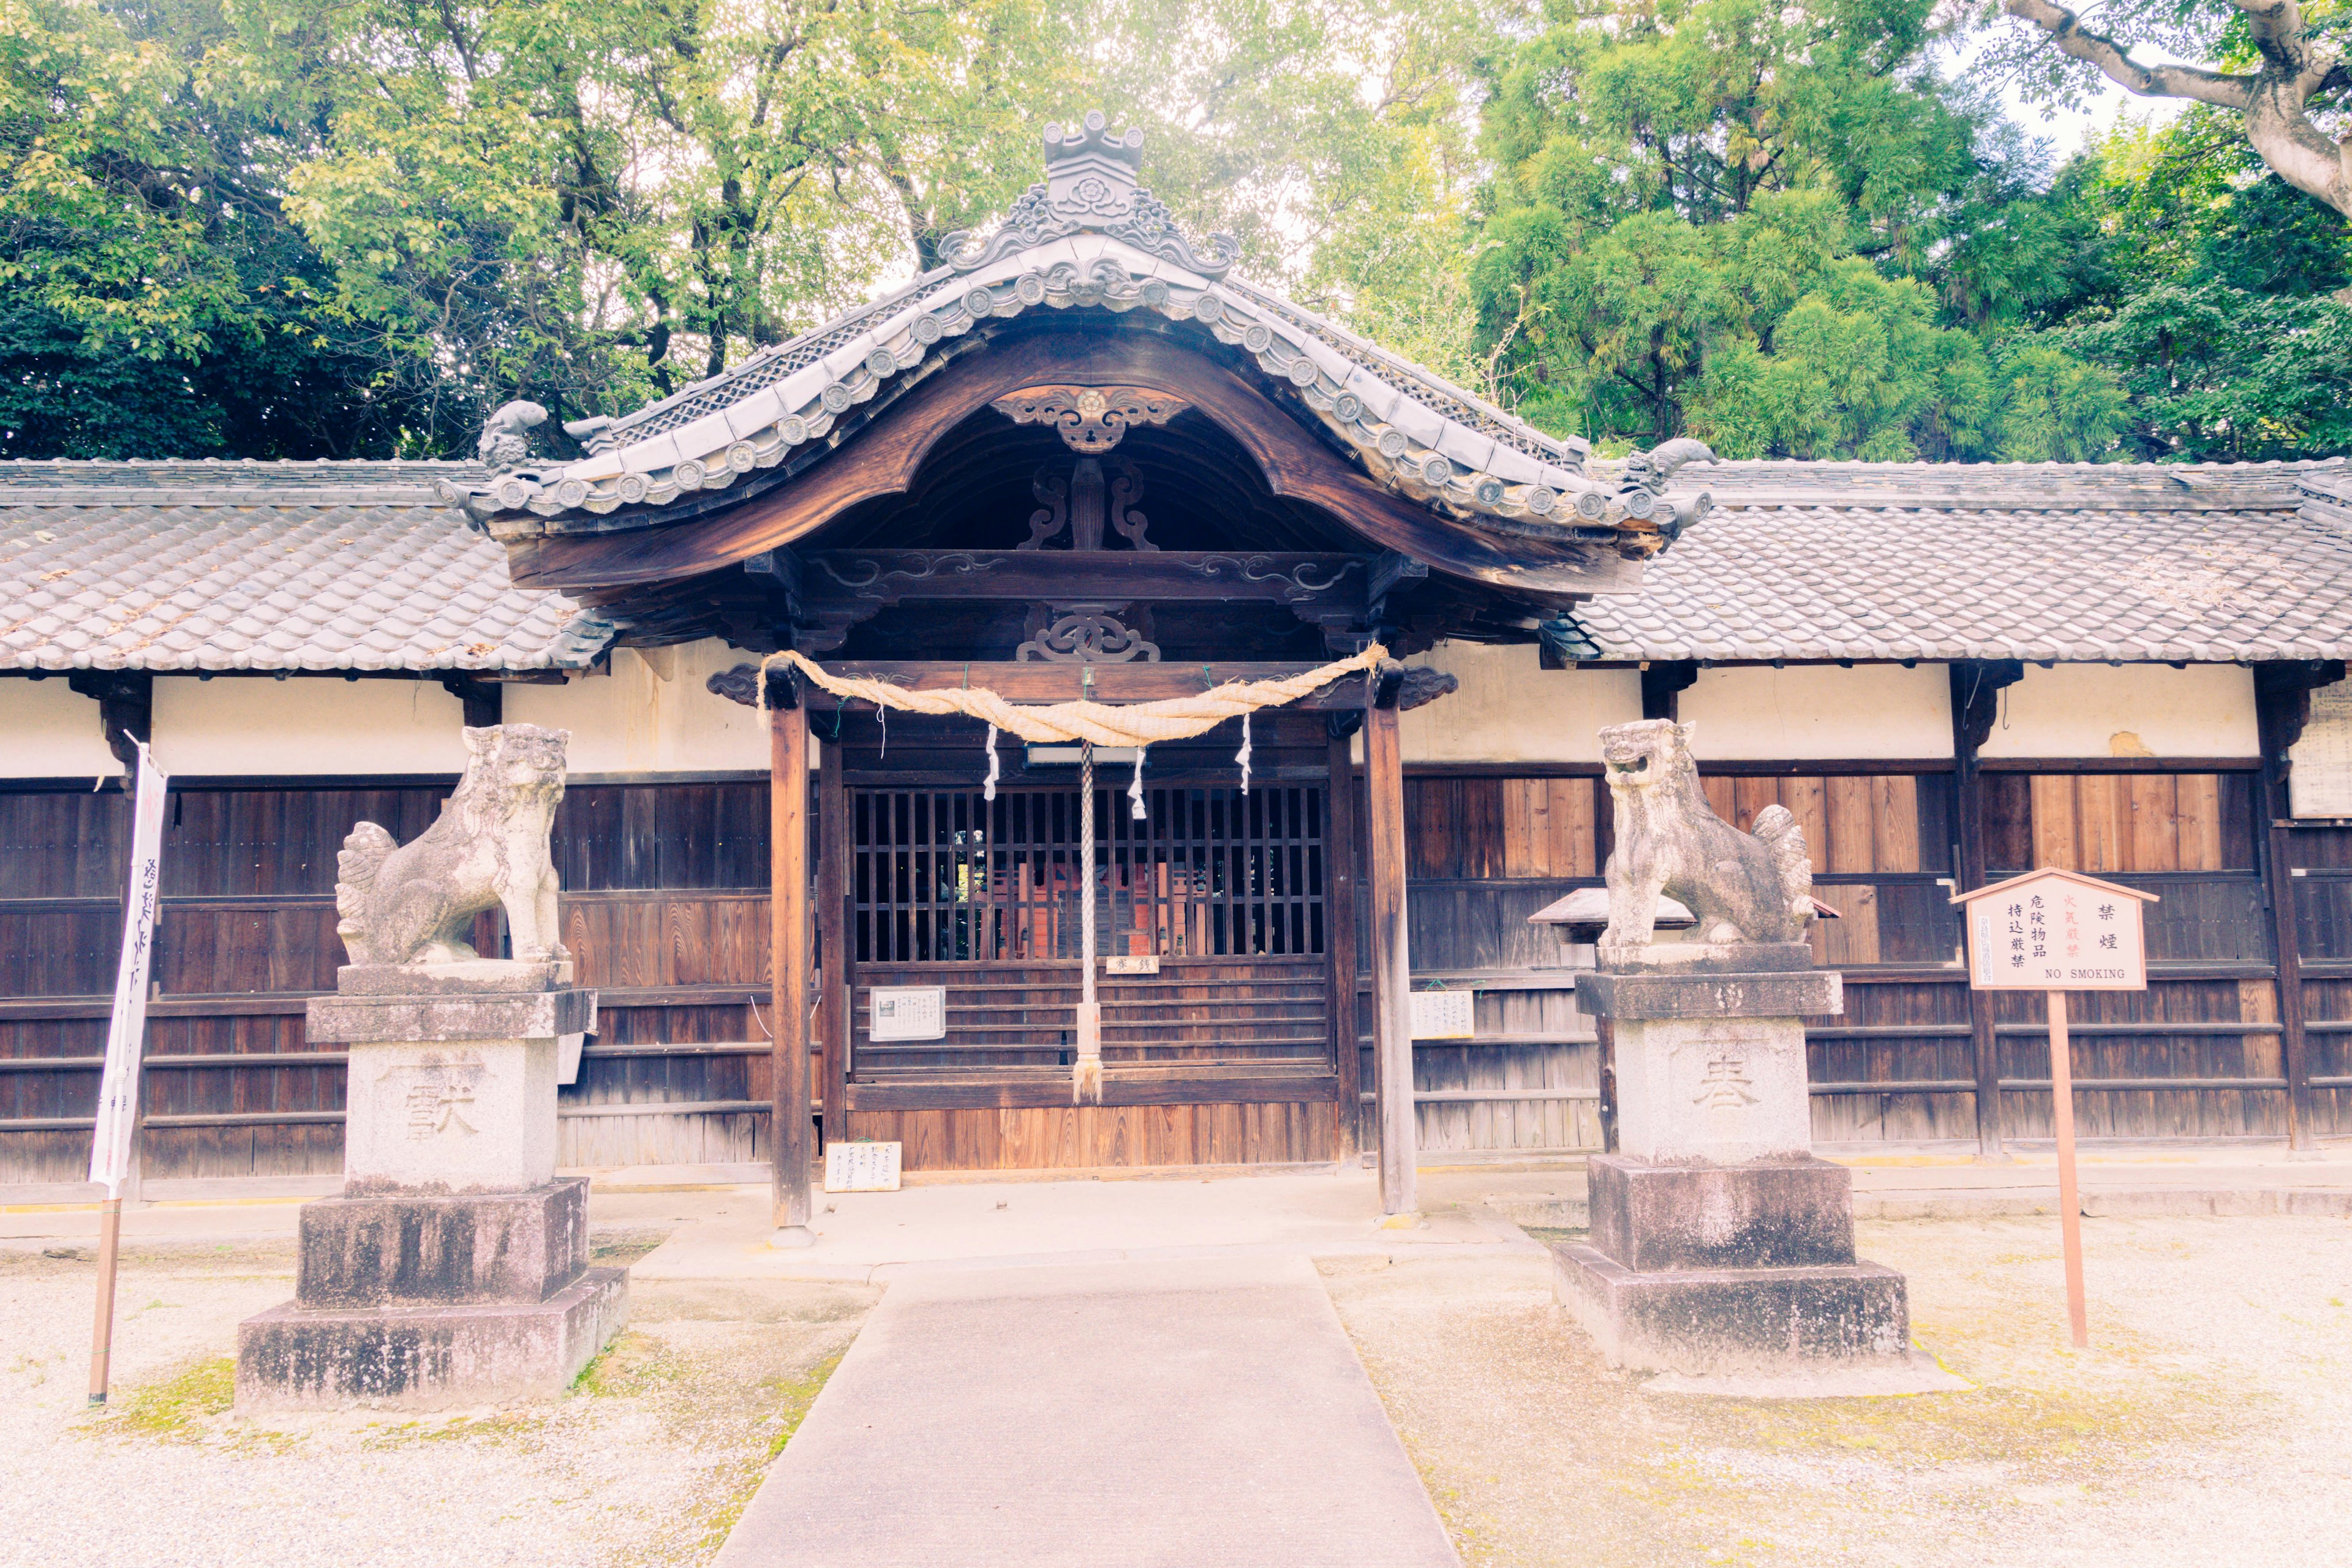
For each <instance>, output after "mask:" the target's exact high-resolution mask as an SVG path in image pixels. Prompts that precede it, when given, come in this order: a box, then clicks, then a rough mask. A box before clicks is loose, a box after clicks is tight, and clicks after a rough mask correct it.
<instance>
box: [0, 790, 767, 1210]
mask: <svg viewBox="0 0 2352 1568" xmlns="http://www.w3.org/2000/svg"><path fill="white" fill-rule="evenodd" d="M451 782H452V781H446V780H442V781H436V780H418V781H402V782H400V783H398V784H374V783H366V784H351V783H347V782H342V781H332V780H322V781H288V782H283V783H278V784H258V785H252V786H244V785H240V786H238V787H234V788H215V787H205V786H197V787H192V788H177V789H174V791H173V796H172V801H171V805H170V809H169V812H168V814H167V816H166V826H165V836H164V846H163V875H164V880H163V898H164V901H163V920H162V922H161V924H160V926H159V929H158V932H157V942H156V963H155V971H154V980H155V987H156V998H155V1001H154V1002H153V1004H152V1008H151V1020H152V1021H151V1024H150V1026H149V1032H148V1046H147V1049H148V1058H149V1061H150V1063H151V1065H152V1070H150V1071H149V1072H148V1073H147V1074H146V1075H145V1083H146V1090H145V1100H144V1105H145V1110H146V1116H147V1121H146V1131H145V1133H144V1136H143V1139H142V1163H143V1170H144V1173H146V1174H147V1175H149V1176H154V1177H173V1176H250V1175H291V1174H321V1173H332V1172H334V1171H336V1170H339V1169H341V1162H342V1128H341V1116H342V1087H343V1064H342V1057H341V1054H340V1053H337V1052H333V1051H315V1050H313V1049H311V1048H310V1046H309V1045H308V1044H307V1042H306V1041H305V1040H304V1038H303V1034H302V1012H303V1004H304V1001H305V999H306V998H308V997H309V996H310V995H313V994H318V993H320V992H322V991H326V990H330V989H331V988H332V986H333V984H334V972H335V969H336V967H337V965H339V964H340V963H341V962H342V959H343V952H342V944H341V941H340V939H338V938H337V937H336V936H335V933H334V928H335V911H334V877H335V854H336V851H337V850H338V849H339V848H340V847H341V842H342V838H343V837H344V835H345V834H346V833H348V832H349V831H350V829H351V827H352V825H353V824H354V823H356V822H359V821H362V820H367V821H373V822H377V823H381V824H383V826H385V827H387V828H388V829H390V830H391V831H392V833H393V834H394V837H397V838H399V839H401V840H403V841H406V840H407V839H409V838H412V837H415V835H417V834H418V833H421V832H423V831H424V829H425V827H426V826H429V825H430V824H431V822H432V821H433V819H434V817H435V816H436V815H437V813H438V810H439V806H440V802H441V800H442V799H443V798H444V797H445V796H446V794H447V791H448V788H449V785H450V783H451ZM766 800H767V785H766V783H765V781H764V780H746V781H740V782H738V781H730V782H711V783H692V784H675V783H671V784H589V785H580V786H575V787H574V788H573V789H572V791H571V792H570V794H569V795H567V796H566V798H565V801H564V805H563V809H562V813H561V814H560V816H559V817H558V820H557V824H556V834H555V854H556V858H557V862H558V865H559V867H560V868H561V870H562V877H563V883H564V887H565V889H566V892H565V895H564V899H563V910H562V919H563V928H564V931H565V940H566V942H567V943H568V944H569V945H570V946H571V947H572V949H573V951H574V952H575V953H576V954H577V956H578V958H579V962H580V965H581V978H582V980H583V983H584V984H591V985H594V986H597V987H598V988H599V989H600V990H601V991H602V993H603V1011H602V1017H601V1021H600V1032H599V1033H598V1034H597V1036H596V1037H594V1038H593V1040H591V1041H590V1043H589V1045H588V1047H587V1051H586V1053H585V1058H584V1059H583V1063H582V1068H581V1075H580V1081H579V1083H578V1084H576V1085H573V1086H571V1087H567V1088H566V1089H563V1090H562V1118H563V1120H562V1136H561V1140H560V1143H559V1152H558V1157H559V1159H561V1160H562V1163H565V1164H568V1165H570V1164H579V1165H605V1164H620V1163H704V1162H735V1161H747V1160H754V1159H759V1158H763V1157H764V1150H765V1144H766V1134H765V1123H766V1110H765V1103H766V1100H767V1097H768V1085H767V1077H768V1061H767V1050H768V1047H767V1041H766V1028H765V1026H764V1023H763V1022H762V1021H761V1019H760V1017H759V1016H758V1009H757V1008H755V1006H754V1005H753V1003H754V998H755V997H756V996H757V995H758V994H760V991H761V987H762V986H763V984H764V983H765V974H766V954H767V943H766V940H765V923H766V919H767V890H766V877H767V870H766V867H767V826H766ZM128 817H129V813H128V810H127V807H126V802H125V800H124V797H123V796H122V795H121V792H120V791H119V790H116V789H113V788H111V787H110V788H109V789H108V790H106V791H104V792H101V793H100V794H96V795H93V794H91V793H89V789H88V788H87V786H77V787H71V788H58V787H52V788H41V787H16V788H10V789H5V790H0V1183H26V1182H56V1181H77V1180H79V1178H80V1176H81V1174H82V1173H83V1172H84V1171H85V1170H86V1168H87V1164H88V1160H89V1118H90V1116H91V1113H92V1110H93V1109H94V1107H95V1104H96V1099H97V1092H98V1076H99V1075H98V1073H97V1071H96V1067H97V1065H98V1058H100V1055H101V1054H102V1053H103V1051H104V1049H105V1041H106V1027H107V1012H108V999H109V997H110V994H111V992H112V989H113V984H114V966H115V960H116V952H117V948H118V945H119V943H120V942H121V876H122V868H123V866H124V864H125V858H124V857H125V853H126V844H125V835H126V833H127V831H128ZM499 936H500V929H499V921H498V920H497V919H496V918H495V917H484V919H483V920H482V921H478V924H477V932H476V938H475V940H476V942H477V945H478V946H480V947H481V948H482V949H483V951H485V952H491V951H496V947H495V944H496V943H497V942H498V941H499Z"/></svg>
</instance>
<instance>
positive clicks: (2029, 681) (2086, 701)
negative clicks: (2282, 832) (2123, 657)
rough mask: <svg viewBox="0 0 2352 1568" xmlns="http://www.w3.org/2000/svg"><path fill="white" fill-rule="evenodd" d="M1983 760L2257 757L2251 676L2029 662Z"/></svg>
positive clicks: (2200, 669) (2231, 670)
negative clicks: (2049, 664) (2019, 758)
mask: <svg viewBox="0 0 2352 1568" xmlns="http://www.w3.org/2000/svg"><path fill="white" fill-rule="evenodd" d="M2000 695H2001V703H2000V716H1999V717H1998V718H1996V719H1995V720H1994V721H1993V726H1992V733H1991V735H1990V737H1988V738H1987V740H1986V742H1985V746H1984V755H1986V756H1988V757H2133V756H2157V757H2253V756H2260V755H2261V754H2262V742H2261V741H2260V739H2259V738H2258V737H2257V735H2256V733H2255V729H2254V673H2253V671H2252V670H2251V669H2247V668H2243V667H2242V666H2239V665H2231V664H2192V665H2190V666H2189V668H2186V669H2175V668H2172V667H2171V666H2170V665H2166V664H2126V665H2106V664H2062V665H2058V666H2056V667H2055V668H2050V669H2043V668H2040V667H2039V666H2037V665H2031V664H2029V665H2027V666H2026V667H2025V679H2023V680H2021V681H2019V682H2018V683H2017V684H2016V685H2014V686H2011V687H2010V688H2008V689H2005V690H2004V691H2002V692H2001V694H2000Z"/></svg>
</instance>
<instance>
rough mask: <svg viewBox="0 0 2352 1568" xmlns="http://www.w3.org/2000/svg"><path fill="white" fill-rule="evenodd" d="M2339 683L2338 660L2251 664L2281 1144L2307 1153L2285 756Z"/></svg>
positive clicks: (2308, 1118)
mask: <svg viewBox="0 0 2352 1568" xmlns="http://www.w3.org/2000/svg"><path fill="white" fill-rule="evenodd" d="M2341 679H2344V666H2343V665H2342V664H2341V663H2337V662H2333V661H2330V662H2324V663H2291V664H2258V665H2256V666H2255V667H2254V721H2255V725H2256V729H2257V731H2258V732H2259V734H2260V737H2261V744H2262V748H2263V783H2262V793H2261V795H2260V796H2259V798H2260V800H2261V802H2262V812H2263V832H2262V833H2260V834H2258V835H2256V838H2257V840H2258V842H2259V843H2260V844H2261V846H2262V862H2263V867H2262V869H2263V891H2264V892H2265V893H2266V894H2268V896H2269V900H2270V906H2271V942H2272V951H2273V952H2274V953H2275V954H2276V958H2277V963H2278V1014H2279V1055H2280V1057H2281V1058H2282V1064H2283V1066H2284V1070H2285V1073H2286V1134H2287V1147H2288V1149H2289V1151H2290V1152H2296V1153H2310V1152H2313V1151H2314V1150H2315V1148H2316V1147H2317V1144H2316V1142H2315V1140H2314V1137H2313V1131H2312V1107H2311V1059H2310V1056H2309V1053H2308V1052H2307V1051H2306V1050H2305V1032H2306V1031H2305V1016H2304V1015H2305V1005H2304V995H2303V938H2302V931H2301V928H2300V922H2299V921H2298V919H2297V917H2296V913H2295V885H2294V884H2295V879H2294V837H2293V830H2292V828H2291V826H2290V824H2292V823H2293V822H2294V803H2293V802H2292V800H2291V799H2290V798H2289V795H2288V790H2287V770H2288V766H2289V764H2288V762H2287V752H2289V751H2291V750H2292V749H2293V748H2294V743H2295V742H2297V741H2299V740H2301V739H2302V738H2303V728H2304V726H2305V724H2306V723H2308V722H2309V721H2310V719H2311V693H2312V689H2313V688H2315V687H2319V686H2329V685H2333V684H2334V683H2335V682H2336V681H2338V680H2341Z"/></svg>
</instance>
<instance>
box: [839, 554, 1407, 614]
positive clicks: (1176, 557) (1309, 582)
mask: <svg viewBox="0 0 2352 1568" xmlns="http://www.w3.org/2000/svg"><path fill="white" fill-rule="evenodd" d="M805 564H806V575H805V576H804V577H803V580H802V584H801V587H800V590H799V592H800V596H801V601H802V603H803V604H804V605H820V604H831V603H835V602H839V601H851V602H856V603H861V604H864V603H870V604H873V605H877V606H878V605H895V604H898V603H899V602H900V601H901V600H905V599H992V600H1009V601H1013V602H1027V601H1031V600H1039V599H1044V600H1068V599H1097V600H1105V601H1111V602H1116V603H1119V604H1135V603H1139V602H1140V603H1147V604H1149V603H1166V602H1177V601H1188V602H1189V601H1202V600H1206V601H1225V602H1233V601H1257V602H1265V603H1270V604H1281V605H1307V606H1312V607H1314V608H1316V609H1318V610H1320V609H1325V608H1336V609H1347V610H1352V611H1354V612H1355V613H1357V614H1358V615H1361V614H1362V613H1363V609H1364V604H1365V584H1366V581H1367V578H1368V576H1369V574H1370V563H1369V562H1368V561H1367V560H1366V558H1365V557H1363V556H1360V555H1339V554H1307V553H1297V552H1235V551H1223V550H1102V551H1076V550H820V551H814V552H811V553H810V554H809V556H808V557H807V561H806V563H805ZM1423 570H1424V571H1425V570H1426V568H1424V569H1423Z"/></svg>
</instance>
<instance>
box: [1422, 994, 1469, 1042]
mask: <svg viewBox="0 0 2352 1568" xmlns="http://www.w3.org/2000/svg"><path fill="white" fill-rule="evenodd" d="M1476 998H1477V993H1475V992H1473V991H1416V992H1414V993H1413V994H1412V1037H1413V1038H1414V1039H1416V1040H1466V1039H1468V1038H1470V1037H1472V1036H1473V1035H1475V1033H1476V1032H1477V1030H1476V1027H1475V1015H1474V1012H1473V1007H1474V1005H1475V1001H1476Z"/></svg>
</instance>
